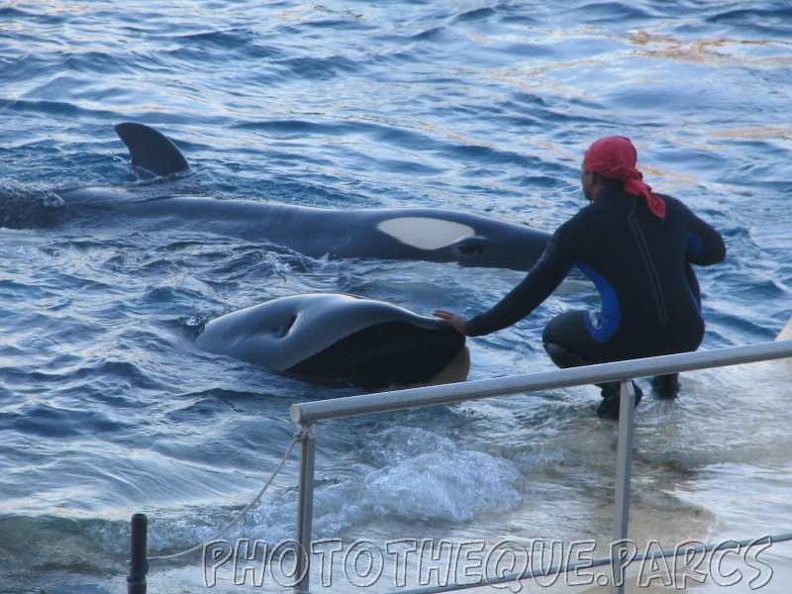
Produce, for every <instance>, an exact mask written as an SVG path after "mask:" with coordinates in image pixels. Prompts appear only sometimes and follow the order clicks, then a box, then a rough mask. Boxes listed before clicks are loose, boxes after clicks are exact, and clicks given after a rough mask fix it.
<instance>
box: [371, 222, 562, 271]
mask: <svg viewBox="0 0 792 594" xmlns="http://www.w3.org/2000/svg"><path fill="white" fill-rule="evenodd" d="M377 229H378V230H379V231H380V232H382V233H384V234H386V235H388V236H390V237H391V238H393V239H395V240H396V241H398V242H399V243H401V244H402V245H406V246H409V247H411V248H413V249H416V250H421V251H423V252H425V254H424V257H426V258H427V259H435V260H442V261H449V260H450V261H455V262H457V263H458V264H459V265H460V266H469V267H490V268H510V269H512V270H525V271H527V270H530V269H531V267H532V266H533V265H534V263H535V262H536V261H537V260H538V259H539V256H541V254H542V252H543V251H544V248H545V247H546V245H547V242H548V240H549V238H550V236H549V235H548V234H546V233H543V232H541V231H537V230H535V229H531V228H530V227H528V226H525V225H514V224H512V223H506V222H503V221H498V220H495V219H487V218H485V217H478V216H472V215H465V214H462V213H455V212H448V213H445V214H444V215H441V214H439V213H438V214H436V213H433V214H430V215H428V214H425V213H416V214H409V215H400V216H394V217H391V218H386V219H383V220H382V221H380V222H379V223H378V224H377Z"/></svg>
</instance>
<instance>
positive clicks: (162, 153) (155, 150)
mask: <svg viewBox="0 0 792 594" xmlns="http://www.w3.org/2000/svg"><path fill="white" fill-rule="evenodd" d="M115 131H116V134H118V136H119V138H121V140H122V141H123V142H124V144H125V145H126V146H127V148H128V149H129V155H130V156H131V157H132V165H134V166H135V167H142V168H143V169H148V170H149V171H151V172H153V173H156V174H157V175H169V174H171V173H178V172H180V171H185V170H187V169H189V168H190V165H189V163H187V159H185V158H184V155H182V154H181V152H179V149H177V148H176V145H175V144H173V143H172V142H171V141H170V140H169V139H168V138H166V137H165V136H164V135H163V134H162V133H160V132H158V131H156V130H155V129H154V128H149V127H148V126H145V125H144V124H136V123H133V122H123V123H121V124H116V126H115Z"/></svg>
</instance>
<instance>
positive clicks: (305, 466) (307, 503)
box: [295, 425, 314, 594]
mask: <svg viewBox="0 0 792 594" xmlns="http://www.w3.org/2000/svg"><path fill="white" fill-rule="evenodd" d="M302 427H303V432H302V437H301V438H300V441H301V445H302V451H301V455H300V483H299V503H298V510H297V544H298V550H297V551H296V553H297V566H296V572H297V574H296V575H297V580H298V581H297V583H296V585H295V592H298V593H299V594H305V593H307V592H308V591H309V588H310V582H311V563H310V558H311V528H312V523H313V488H314V434H313V427H312V426H311V425H303V426H302Z"/></svg>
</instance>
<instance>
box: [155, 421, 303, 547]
mask: <svg viewBox="0 0 792 594" xmlns="http://www.w3.org/2000/svg"><path fill="white" fill-rule="evenodd" d="M309 429H310V425H307V426H304V427H303V428H302V429H300V430H299V431H298V432H297V433H295V434H294V437H292V441H291V443H290V444H289V447H288V449H287V450H286V453H285V454H283V457H282V458H281V459H280V462H278V465H277V466H276V467H275V470H274V471H273V472H272V475H271V476H270V477H269V480H267V482H266V483H264V486H263V487H262V488H261V490H260V491H259V492H258V495H256V497H255V498H254V499H253V501H251V502H250V503H249V504H248V505H247V506H246V507H245V509H243V510H242V511H241V512H239V513H238V514H237V515H236V517H235V518H234V519H233V520H231V521H230V522H229V523H228V524H226V525H225V526H223V528H222V530H220V531H219V532H218V533H217V534H215V535H214V536H213V537H212V538H210V539H209V540H207V541H204V542H201V543H199V544H197V545H195V546H193V547H190V548H189V549H185V550H183V551H179V552H178V553H172V554H170V555H154V556H151V557H148V560H149V561H165V560H169V559H176V558H178V557H184V556H185V555H189V554H190V553H194V552H196V551H200V550H201V549H203V548H204V547H205V546H206V545H207V544H208V543H210V542H214V541H216V540H219V539H220V537H222V536H223V535H224V534H225V533H226V532H228V531H229V530H230V529H231V528H232V527H233V526H234V525H235V524H236V523H237V522H239V520H241V519H242V517H243V516H244V515H245V514H246V513H247V512H248V511H250V509H251V508H252V507H253V506H254V505H256V504H257V503H258V502H259V501H260V500H261V497H262V496H263V495H264V493H265V491H266V490H267V489H268V488H269V486H270V485H271V484H272V481H274V480H275V477H276V476H277V475H278V473H279V472H280V471H281V469H282V468H283V465H284V464H286V461H287V460H288V459H289V456H291V453H292V451H293V450H294V446H295V445H297V442H298V441H301V440H302V439H303V437H304V436H305V435H306V433H307V432H308V430H309Z"/></svg>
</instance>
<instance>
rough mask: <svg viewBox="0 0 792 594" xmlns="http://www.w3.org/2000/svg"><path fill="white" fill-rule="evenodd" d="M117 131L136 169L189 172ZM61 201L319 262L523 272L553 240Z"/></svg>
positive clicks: (459, 228) (428, 212) (279, 212)
mask: <svg viewBox="0 0 792 594" xmlns="http://www.w3.org/2000/svg"><path fill="white" fill-rule="evenodd" d="M116 132H117V133H118V135H119V137H120V138H121V140H122V141H123V142H124V143H125V144H126V145H127V147H128V149H129V153H130V155H131V160H132V164H133V165H135V166H138V167H142V168H144V169H147V170H149V171H152V172H153V173H155V174H157V175H171V174H175V173H179V172H183V171H185V170H187V169H189V164H188V163H187V160H186V159H185V158H184V156H183V155H182V154H181V152H180V151H179V149H178V148H176V146H175V145H174V144H173V143H172V142H171V141H170V140H169V139H168V138H166V137H165V136H164V135H163V134H161V133H160V132H158V131H157V130H154V129H153V128H150V127H148V126H145V125H142V124H136V123H123V124H118V125H117V126H116ZM148 190H149V191H150V186H149V188H148ZM60 196H61V197H62V198H63V200H64V201H65V202H66V205H67V206H68V204H69V203H75V204H80V203H83V204H92V205H94V206H95V205H102V204H108V205H111V204H112V205H113V208H118V209H119V210H120V211H123V212H124V213H128V214H130V215H132V216H135V217H149V218H156V219H158V220H159V221H160V224H161V225H162V226H163V227H166V228H183V227H189V226H193V227H194V226H196V225H197V226H199V227H200V229H201V230H203V231H211V232H215V233H218V234H222V235H226V236H233V237H241V238H243V239H247V240H252V241H260V240H266V241H269V242H272V243H275V244H278V245H282V246H284V247H287V248H290V249H293V250H295V251H297V252H300V253H302V254H305V255H307V256H310V257H316V258H319V257H323V256H327V257H329V258H377V259H398V260H425V261H435V262H457V263H458V264H460V265H462V266H471V267H491V268H508V269H513V270H523V271H525V270H529V269H530V268H531V267H532V266H533V264H534V263H535V262H536V261H537V260H538V258H539V256H541V254H542V252H543V251H544V249H545V246H546V245H547V242H548V240H549V235H548V234H547V233H544V232H542V231H538V230H536V229H532V228H530V227H528V226H526V225H519V224H514V223H508V222H504V221H499V220H496V219H493V218H490V217H485V216H480V215H475V214H469V213H463V212H458V211H451V210H442V209H430V208H404V209H343V210H341V209H326V208H312V207H305V206H294V205H287V204H278V203H268V202H261V201H257V200H237V199H235V200H220V199H214V198H211V197H205V196H155V197H151V196H144V197H140V196H139V195H138V194H137V193H136V190H135V189H134V188H132V189H126V188H78V189H73V190H69V191H66V192H62V193H61V194H60Z"/></svg>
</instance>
